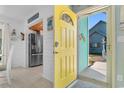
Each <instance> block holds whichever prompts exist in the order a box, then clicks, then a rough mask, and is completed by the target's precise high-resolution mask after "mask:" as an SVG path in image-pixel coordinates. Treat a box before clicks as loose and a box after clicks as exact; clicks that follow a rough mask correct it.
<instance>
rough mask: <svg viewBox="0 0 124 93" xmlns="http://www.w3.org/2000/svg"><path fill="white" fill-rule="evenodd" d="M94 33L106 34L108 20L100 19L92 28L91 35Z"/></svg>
mask: <svg viewBox="0 0 124 93" xmlns="http://www.w3.org/2000/svg"><path fill="white" fill-rule="evenodd" d="M100 26H102V27H100ZM94 33H98V34H101V35H103V36H106V22H105V21H102V20H100V21H99V22H98V23H96V24H95V26H93V27H92V28H91V29H90V30H89V35H90V36H91V35H92V34H94Z"/></svg>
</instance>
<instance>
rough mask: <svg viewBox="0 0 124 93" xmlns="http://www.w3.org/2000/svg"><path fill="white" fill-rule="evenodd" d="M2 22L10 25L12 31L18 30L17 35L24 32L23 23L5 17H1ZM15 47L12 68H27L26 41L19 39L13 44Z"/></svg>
mask: <svg viewBox="0 0 124 93" xmlns="http://www.w3.org/2000/svg"><path fill="white" fill-rule="evenodd" d="M0 21H1V22H4V23H9V24H10V26H11V28H12V29H16V32H17V35H19V33H20V32H24V26H23V23H22V22H20V21H17V20H14V19H11V18H8V17H5V16H2V15H0ZM11 44H13V45H14V46H15V49H14V54H13V61H12V67H19V66H22V67H25V41H21V40H20V39H17V41H14V42H11Z"/></svg>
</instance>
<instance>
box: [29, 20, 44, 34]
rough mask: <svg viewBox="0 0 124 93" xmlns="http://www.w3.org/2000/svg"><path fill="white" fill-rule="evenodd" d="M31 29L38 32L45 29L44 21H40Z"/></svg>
mask: <svg viewBox="0 0 124 93" xmlns="http://www.w3.org/2000/svg"><path fill="white" fill-rule="evenodd" d="M29 29H31V30H33V31H37V32H40V31H43V22H39V23H37V24H35V25H33V26H31V27H30V28H29Z"/></svg>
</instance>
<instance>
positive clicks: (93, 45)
mask: <svg viewBox="0 0 124 93" xmlns="http://www.w3.org/2000/svg"><path fill="white" fill-rule="evenodd" d="M90 47H91V48H99V47H101V43H90Z"/></svg>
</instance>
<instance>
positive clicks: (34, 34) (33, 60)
mask: <svg viewBox="0 0 124 93" xmlns="http://www.w3.org/2000/svg"><path fill="white" fill-rule="evenodd" d="M29 30H30V32H29V34H28V59H29V60H28V67H30V68H32V67H33V68H32V70H34V71H38V72H39V73H41V69H42V72H43V22H42V21H40V22H36V23H35V24H33V25H31V26H30V27H29Z"/></svg>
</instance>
